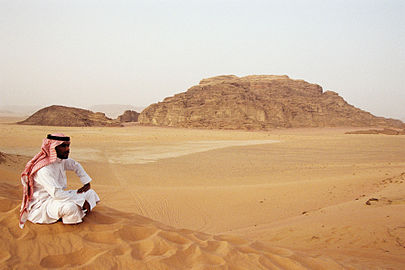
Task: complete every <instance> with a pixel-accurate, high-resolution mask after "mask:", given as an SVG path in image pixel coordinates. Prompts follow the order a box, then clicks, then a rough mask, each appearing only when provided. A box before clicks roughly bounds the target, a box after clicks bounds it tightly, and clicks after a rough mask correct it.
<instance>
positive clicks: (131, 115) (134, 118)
mask: <svg viewBox="0 0 405 270" xmlns="http://www.w3.org/2000/svg"><path fill="white" fill-rule="evenodd" d="M138 117H139V113H138V112H136V111H131V110H127V111H125V112H124V113H123V114H122V115H120V116H118V121H119V122H121V123H124V122H138Z"/></svg>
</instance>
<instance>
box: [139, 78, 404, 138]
mask: <svg viewBox="0 0 405 270" xmlns="http://www.w3.org/2000/svg"><path fill="white" fill-rule="evenodd" d="M138 121H139V123H140V124H145V125H160V126H172V127H194V128H215V129H247V130H266V129H270V128H279V127H281V128H293V127H337V126H351V127H363V126H364V127H365V126H368V127H369V126H382V127H394V128H404V127H405V124H404V123H403V122H401V121H399V120H394V119H386V118H383V117H376V116H374V115H372V114H370V113H368V112H366V111H363V110H361V109H358V108H356V107H354V106H352V105H350V104H348V103H347V102H346V101H345V100H344V99H343V98H342V97H340V96H339V95H338V94H337V93H335V92H332V91H325V92H324V91H323V89H322V87H321V86H319V85H317V84H312V83H308V82H306V81H303V80H293V79H290V78H289V77H288V76H286V75H283V76H276V75H251V76H246V77H237V76H234V75H224V76H217V77H213V78H208V79H203V80H202V81H201V82H200V83H199V84H198V85H196V86H193V87H191V88H190V89H188V90H187V91H186V92H183V93H180V94H176V95H174V96H173V97H168V98H166V99H164V100H163V101H162V102H159V103H155V104H152V105H150V106H149V107H147V108H146V109H145V110H143V111H142V112H141V114H140V115H139V119H138Z"/></svg>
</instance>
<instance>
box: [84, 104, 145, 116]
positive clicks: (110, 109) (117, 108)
mask: <svg viewBox="0 0 405 270" xmlns="http://www.w3.org/2000/svg"><path fill="white" fill-rule="evenodd" d="M89 109H90V110H91V111H93V112H103V113H105V114H106V115H107V116H108V117H110V118H113V119H115V118H117V117H118V116H119V115H122V114H123V113H124V112H125V111H128V110H130V111H137V112H140V111H142V110H143V109H144V107H135V106H133V105H124V104H103V105H93V106H91V107H90V108H89Z"/></svg>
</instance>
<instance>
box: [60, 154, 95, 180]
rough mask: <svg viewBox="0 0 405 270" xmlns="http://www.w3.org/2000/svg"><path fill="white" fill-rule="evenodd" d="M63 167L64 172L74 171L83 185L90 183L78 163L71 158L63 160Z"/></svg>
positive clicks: (89, 178) (88, 177)
mask: <svg viewBox="0 0 405 270" xmlns="http://www.w3.org/2000/svg"><path fill="white" fill-rule="evenodd" d="M63 165H64V167H65V170H67V171H74V172H75V173H76V175H77V176H78V177H79V178H80V181H81V182H82V184H83V185H85V184H87V183H90V181H91V180H92V179H91V177H90V176H89V175H88V174H87V173H86V171H85V170H84V169H83V167H82V165H80V163H79V162H77V161H75V160H73V159H71V158H68V159H65V160H63Z"/></svg>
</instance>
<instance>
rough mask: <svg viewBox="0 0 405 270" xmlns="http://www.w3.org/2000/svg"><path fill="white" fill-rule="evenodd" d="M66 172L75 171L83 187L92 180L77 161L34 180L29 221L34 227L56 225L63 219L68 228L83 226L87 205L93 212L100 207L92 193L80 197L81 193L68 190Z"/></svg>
mask: <svg viewBox="0 0 405 270" xmlns="http://www.w3.org/2000/svg"><path fill="white" fill-rule="evenodd" d="M66 171H74V172H75V173H76V174H77V176H78V177H79V178H80V181H81V182H82V183H83V185H85V184H87V183H89V182H90V181H91V178H90V177H89V176H88V174H87V173H86V172H85V171H84V169H83V167H82V166H81V165H80V164H79V163H78V162H76V161H74V160H73V159H70V158H69V159H59V158H57V159H56V161H55V162H54V163H51V164H49V165H47V166H45V167H43V168H41V169H39V170H38V171H37V173H36V174H35V176H34V194H33V196H32V199H31V201H30V203H29V205H28V212H29V213H28V220H29V221H31V222H33V223H54V222H56V221H58V219H60V218H62V221H63V223H65V224H75V223H80V222H82V218H83V217H84V216H85V215H86V214H85V212H84V211H83V210H82V206H83V204H84V202H85V201H87V202H88V203H89V204H90V208H91V209H93V207H94V206H95V205H96V203H97V202H98V201H100V198H99V197H98V195H97V193H96V192H95V191H94V190H92V189H90V190H88V191H87V192H83V193H77V190H65V189H66V188H67V178H66Z"/></svg>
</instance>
